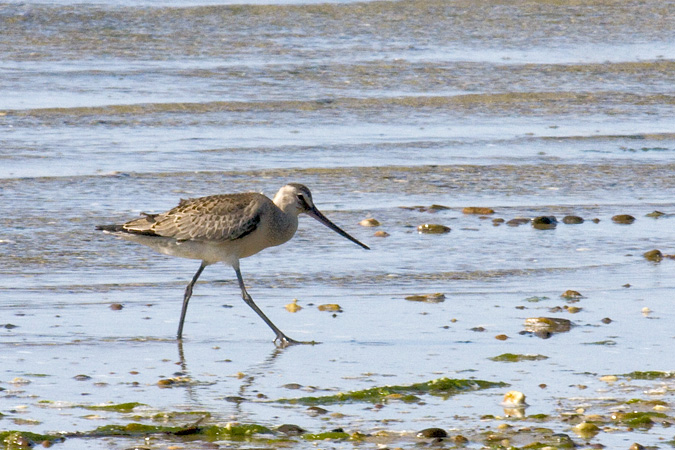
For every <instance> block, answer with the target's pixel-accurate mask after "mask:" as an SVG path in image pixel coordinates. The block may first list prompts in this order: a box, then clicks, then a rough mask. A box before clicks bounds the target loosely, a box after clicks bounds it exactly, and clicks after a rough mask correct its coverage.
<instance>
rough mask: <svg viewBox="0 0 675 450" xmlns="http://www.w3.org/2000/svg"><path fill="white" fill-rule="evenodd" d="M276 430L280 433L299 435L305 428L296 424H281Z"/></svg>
mask: <svg viewBox="0 0 675 450" xmlns="http://www.w3.org/2000/svg"><path fill="white" fill-rule="evenodd" d="M277 431H278V432H280V433H284V434H285V435H286V436H298V435H301V434H302V433H305V431H306V430H304V429H302V428H300V427H299V426H298V425H293V424H287V423H285V424H283V425H281V426H279V428H277Z"/></svg>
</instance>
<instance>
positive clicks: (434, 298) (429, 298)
mask: <svg viewBox="0 0 675 450" xmlns="http://www.w3.org/2000/svg"><path fill="white" fill-rule="evenodd" d="M405 299H406V300H409V301H411V302H426V303H442V302H444V301H445V294H443V293H441V292H436V293H435V294H421V295H409V296H407V297H406V298H405Z"/></svg>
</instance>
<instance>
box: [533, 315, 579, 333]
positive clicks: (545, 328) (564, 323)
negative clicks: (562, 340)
mask: <svg viewBox="0 0 675 450" xmlns="http://www.w3.org/2000/svg"><path fill="white" fill-rule="evenodd" d="M571 328H572V322H571V321H570V320H568V319H561V318H558V317H530V318H527V319H525V329H526V330H527V331H530V332H534V333H537V332H546V333H564V332H567V331H570V329H571Z"/></svg>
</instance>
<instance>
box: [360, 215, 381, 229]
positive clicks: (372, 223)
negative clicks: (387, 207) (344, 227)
mask: <svg viewBox="0 0 675 450" xmlns="http://www.w3.org/2000/svg"><path fill="white" fill-rule="evenodd" d="M359 225H361V226H362V227H379V226H380V222H379V221H378V220H377V219H373V218H372V217H371V218H369V219H363V220H362V221H361V222H359Z"/></svg>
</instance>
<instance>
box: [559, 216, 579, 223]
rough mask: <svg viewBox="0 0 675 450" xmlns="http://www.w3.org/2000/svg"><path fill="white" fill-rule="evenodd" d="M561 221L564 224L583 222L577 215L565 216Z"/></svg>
mask: <svg viewBox="0 0 675 450" xmlns="http://www.w3.org/2000/svg"><path fill="white" fill-rule="evenodd" d="M562 221H563V223H564V224H566V225H578V224H580V223H584V219H583V217H579V216H565V217H563V220H562Z"/></svg>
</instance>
